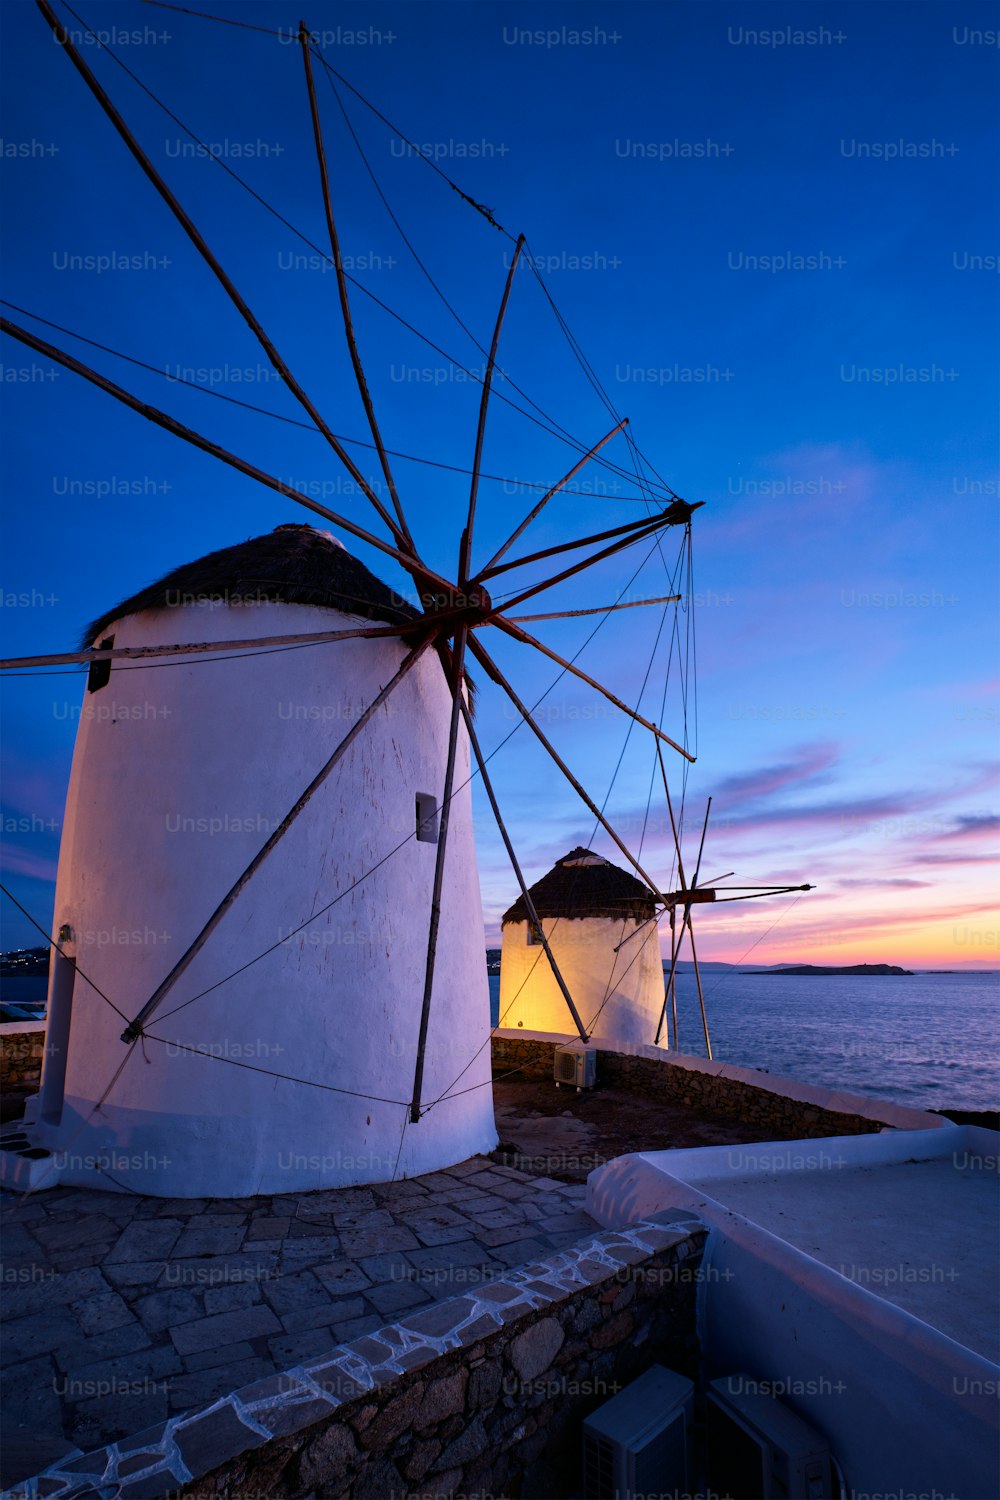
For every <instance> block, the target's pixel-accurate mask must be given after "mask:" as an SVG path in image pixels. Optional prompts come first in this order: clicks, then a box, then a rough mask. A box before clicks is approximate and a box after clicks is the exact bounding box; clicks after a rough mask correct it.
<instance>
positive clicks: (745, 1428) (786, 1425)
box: [707, 1375, 839, 1500]
mask: <svg viewBox="0 0 1000 1500" xmlns="http://www.w3.org/2000/svg"><path fill="white" fill-rule="evenodd" d="M761 1384H762V1382H760V1381H757V1380H754V1379H752V1378H751V1377H750V1376H749V1375H727V1376H725V1377H724V1378H723V1379H722V1380H713V1381H712V1382H711V1383H710V1384H709V1387H708V1436H707V1442H708V1464H707V1469H708V1486H709V1489H710V1490H711V1491H712V1492H713V1493H715V1494H719V1495H733V1496H737V1495H752V1496H753V1497H754V1500H787V1497H788V1496H795V1497H796V1500H832V1497H833V1496H834V1494H836V1493H839V1486H838V1489H837V1490H836V1491H835V1490H834V1483H833V1472H832V1468H833V1465H832V1459H831V1454H830V1448H829V1445H828V1444H827V1442H826V1440H825V1439H824V1438H823V1437H821V1436H820V1434H819V1433H818V1432H816V1431H815V1430H814V1429H813V1428H812V1427H810V1426H808V1424H807V1423H805V1422H803V1421H802V1419H801V1417H797V1416H796V1415H795V1413H794V1412H793V1411H789V1409H788V1407H787V1406H782V1404H781V1402H780V1401H777V1400H776V1399H775V1398H774V1396H771V1395H769V1394H764V1393H762V1392H761V1391H760V1390H758V1389H757V1387H759V1386H760V1385H761Z"/></svg>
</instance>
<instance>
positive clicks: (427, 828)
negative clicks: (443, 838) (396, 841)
mask: <svg viewBox="0 0 1000 1500" xmlns="http://www.w3.org/2000/svg"><path fill="white" fill-rule="evenodd" d="M417 838H418V839H419V840H420V842H421V843H422V844H436V843H437V841H438V805H437V798H436V797H433V796H431V793H430V792H418V793H417Z"/></svg>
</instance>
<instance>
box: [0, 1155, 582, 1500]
mask: <svg viewBox="0 0 1000 1500" xmlns="http://www.w3.org/2000/svg"><path fill="white" fill-rule="evenodd" d="M583 1194H584V1188H583V1187H582V1186H579V1185H570V1184H567V1183H562V1182H556V1181H553V1180H552V1179H551V1178H546V1177H541V1178H539V1177H531V1176H529V1175H527V1174H526V1173H524V1172H520V1171H516V1170H514V1169H513V1168H510V1167H504V1166H495V1165H494V1164H493V1163H492V1162H491V1161H489V1160H487V1159H485V1158H483V1157H473V1158H472V1159H471V1160H469V1161H466V1162H462V1163H460V1164H459V1165H458V1166H455V1167H450V1168H448V1169H447V1170H446V1171H443V1172H436V1173H433V1174H430V1175H428V1176H425V1177H417V1178H412V1179H410V1180H409V1181H405V1182H397V1183H389V1184H385V1185H379V1186H375V1187H365V1188H343V1189H338V1190H331V1191H325V1192H315V1193H301V1194H289V1195H286V1196H281V1197H261V1198H238V1199H224V1198H213V1199H194V1198H175V1199H161V1198H144V1197H137V1196H133V1195H131V1194H126V1193H95V1192H92V1191H90V1190H87V1189H82V1188H57V1189H55V1190H54V1191H51V1192H39V1193H36V1194H33V1195H31V1196H28V1197H27V1198H22V1199H18V1198H16V1197H15V1196H14V1195H12V1194H9V1193H5V1194H3V1195H2V1200H3V1204H2V1206H3V1210H4V1215H3V1231H2V1238H0V1252H2V1273H0V1274H2V1291H3V1299H2V1314H3V1344H2V1348H3V1373H2V1377H0V1400H2V1407H3V1412H4V1417H5V1423H4V1445H3V1455H2V1467H0V1480H2V1482H3V1483H4V1484H9V1483H12V1482H14V1481H15V1480H17V1479H20V1478H24V1477H26V1476H28V1475H31V1474H34V1473H37V1472H38V1471H39V1470H40V1469H42V1468H44V1467H45V1466H46V1465H48V1464H50V1463H53V1462H54V1461H55V1460H56V1459H57V1458H59V1457H61V1456H62V1455H63V1454H65V1453H66V1452H67V1450H68V1449H71V1448H80V1449H84V1450H86V1449H89V1448H93V1447H96V1446H98V1445H99V1444H102V1443H105V1442H108V1441H113V1440H115V1439H117V1438H119V1437H122V1436H125V1435H127V1434H129V1433H132V1432H135V1431H137V1430H139V1429H141V1428H144V1427H149V1426H151V1425H152V1424H154V1423H156V1422H160V1421H163V1420H164V1419H166V1418H167V1417H169V1416H171V1415H174V1414H176V1413H177V1412H178V1411H185V1410H188V1409H189V1408H191V1407H194V1406H199V1405H202V1404H204V1403H206V1402H209V1401H212V1400H215V1399H216V1398H217V1397H218V1396H220V1395H222V1394H224V1393H225V1392H227V1391H230V1390H232V1389H233V1388H234V1387H236V1386H240V1385H246V1384H248V1383H249V1382H251V1381H254V1380H257V1379H260V1378H263V1377H265V1376H267V1375H270V1374H272V1373H274V1372H275V1371H277V1370H281V1369H283V1368H285V1367H286V1366H289V1365H292V1364H296V1363H298V1362H299V1361H300V1360H303V1359H307V1358H309V1357H311V1356H313V1355H316V1354H319V1353H321V1352H322V1351H323V1350H325V1349H327V1348H329V1347H330V1346H331V1345H333V1344H336V1343H340V1342H342V1341H344V1340H346V1339H352V1338H356V1337H357V1336H358V1335H360V1334H363V1333H367V1332H370V1331H371V1330H373V1329H375V1328H377V1327H379V1326H381V1325H382V1324H384V1323H386V1322H387V1321H389V1320H391V1319H393V1318H395V1317H396V1316H401V1315H402V1314H403V1313H404V1312H408V1311H410V1310H411V1309H413V1310H415V1309H416V1308H417V1307H419V1306H421V1305H423V1304H426V1303H430V1302H432V1301H438V1300H440V1299H442V1298H445V1297H452V1296H455V1295H456V1294H459V1293H461V1292H462V1291H463V1290H465V1289H468V1288H469V1287H470V1286H472V1285H476V1284H479V1283H481V1282H484V1281H488V1280H492V1279H495V1278H497V1277H498V1276H501V1275H502V1274H503V1273H504V1272H505V1271H506V1270H507V1269H508V1268H510V1267H512V1266H517V1265H522V1264H524V1263H526V1262H528V1261H532V1260H537V1259H539V1258H540V1257H544V1256H545V1255H546V1254H547V1253H548V1252H550V1251H551V1250H554V1249H562V1248H563V1247H564V1246H566V1245H569V1244H572V1243H573V1242H574V1241H576V1240H578V1239H579V1238H581V1236H583V1235H585V1234H588V1233H591V1232H593V1230H594V1229H595V1227H596V1226H595V1224H594V1222H593V1220H592V1219H590V1218H589V1217H588V1216H587V1215H586V1214H585V1213H584V1212H583V1211H582V1208H581V1202H582V1199H583Z"/></svg>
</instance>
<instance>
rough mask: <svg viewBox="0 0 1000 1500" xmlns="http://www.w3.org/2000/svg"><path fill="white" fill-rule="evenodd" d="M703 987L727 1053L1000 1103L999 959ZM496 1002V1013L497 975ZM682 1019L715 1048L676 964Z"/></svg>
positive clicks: (869, 1083)
mask: <svg viewBox="0 0 1000 1500" xmlns="http://www.w3.org/2000/svg"><path fill="white" fill-rule="evenodd" d="M702 988H703V989H704V992H705V1010H706V1012H707V1015H708V1030H709V1036H710V1037H711V1041H712V1056H713V1057H714V1058H715V1060H716V1061H717V1062H728V1063H737V1064H739V1065H740V1066H741V1067H746V1068H760V1069H761V1070H763V1071H764V1072H767V1073H775V1074H780V1075H781V1076H782V1077H785V1078H795V1079H798V1081H799V1082H800V1083H814V1084H819V1085H821V1086H822V1087H824V1088H833V1089H843V1090H846V1091H847V1092H849V1093H852V1094H867V1095H870V1096H871V1097H872V1098H876V1099H890V1100H892V1101H894V1102H895V1103H897V1104H908V1105H912V1106H915V1107H916V1108H919V1109H968V1110H987V1109H996V1108H997V1107H998V1105H1000V971H996V970H994V971H992V972H989V971H987V972H982V971H981V972H978V973H974V972H966V973H962V974H948V973H943V972H939V973H915V974H912V975H905V976H904V975H870V976H867V977H866V976H862V977H860V978H859V977H852V976H850V975H820V974H813V975H801V976H800V975H789V976H787V977H776V976H774V975H769V974H760V973H749V974H740V973H737V972H730V971H726V972H724V973H718V972H716V973H705V974H703V975H702ZM490 1002H491V1008H492V1020H493V1024H494V1025H496V1024H497V1018H498V1014H499V1004H500V979H499V976H498V975H493V974H491V975H490ZM677 1024H678V1031H679V1034H680V1047H679V1050H680V1051H681V1052H684V1053H688V1054H691V1055H693V1056H695V1057H705V1056H707V1053H706V1050H705V1038H704V1033H703V1030H702V1024H701V1012H700V1009H699V1006H698V991H697V989H696V987H695V982H694V976H693V975H692V974H681V975H679V976H678V980H677ZM671 1040H672V1039H671ZM650 1041H652V1037H650Z"/></svg>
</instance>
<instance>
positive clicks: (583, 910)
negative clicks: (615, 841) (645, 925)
mask: <svg viewBox="0 0 1000 1500" xmlns="http://www.w3.org/2000/svg"><path fill="white" fill-rule="evenodd" d="M529 891H530V894H531V899H532V901H533V902H534V903H535V910H536V911H537V912H538V915H539V916H540V917H569V918H570V919H572V918H574V917H579V918H582V917H611V918H618V919H619V920H623V919H624V918H627V917H634V918H635V919H636V920H637V921H640V922H644V921H646V919H647V918H649V917H652V916H654V915H655V912H656V902H655V897H654V896H653V893H652V891H651V890H650V889H649V887H648V886H646V885H643V883H642V881H641V880H637V879H636V878H635V876H634V875H630V874H629V873H628V871H627V870H622V869H619V867H618V866H617V865H613V864H611V862H610V861H609V860H606V859H603V858H602V857H601V855H599V854H595V853H594V852H593V850H592V849H582V848H576V849H571V850H570V852H569V853H568V854H564V855H563V857H562V859H560V860H558V861H557V863H556V864H555V865H554V866H553V867H552V869H551V870H550V871H549V873H548V874H547V875H543V876H542V878H541V880H539V881H537V882H536V883H535V884H534V885H533V886H530V887H529ZM527 920H528V908H527V906H526V905H525V902H524V897H523V896H520V897H518V899H517V900H516V901H515V902H514V905H513V906H512V907H510V909H509V910H508V911H505V912H504V914H503V923H502V925H503V926H504V927H506V925H507V923H508V922H527Z"/></svg>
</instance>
